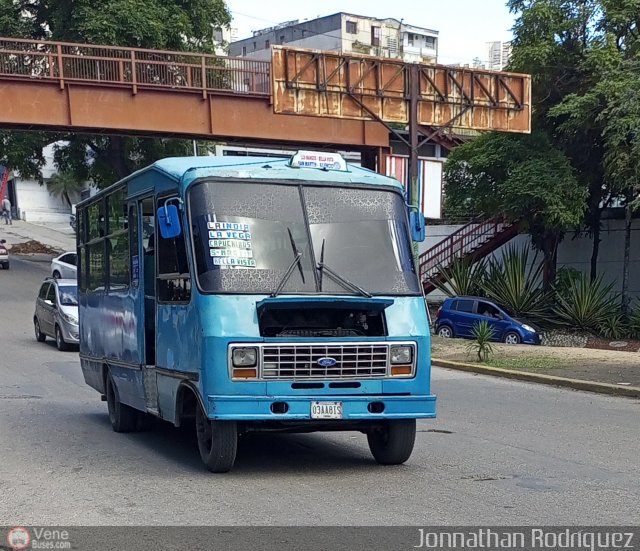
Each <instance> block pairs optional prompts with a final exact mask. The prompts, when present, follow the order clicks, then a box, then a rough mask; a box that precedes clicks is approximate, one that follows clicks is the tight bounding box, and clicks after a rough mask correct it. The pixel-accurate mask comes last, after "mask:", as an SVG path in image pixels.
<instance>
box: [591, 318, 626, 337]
mask: <svg viewBox="0 0 640 551" xmlns="http://www.w3.org/2000/svg"><path fill="white" fill-rule="evenodd" d="M596 330H597V332H598V334H599V335H601V336H603V337H604V338H606V339H620V338H622V337H624V336H626V335H629V333H630V329H629V325H628V324H627V319H626V318H625V316H624V315H623V314H622V312H612V313H611V315H609V316H607V317H606V318H605V319H603V320H602V321H601V322H600V323H599V324H598V327H597V329H596Z"/></svg>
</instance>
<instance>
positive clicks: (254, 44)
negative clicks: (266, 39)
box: [253, 41, 258, 52]
mask: <svg viewBox="0 0 640 551" xmlns="http://www.w3.org/2000/svg"><path fill="white" fill-rule="evenodd" d="M257 48H258V43H257V42H255V41H254V43H253V51H254V52H255V51H256V49H257Z"/></svg>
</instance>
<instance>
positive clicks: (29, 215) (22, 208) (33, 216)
mask: <svg viewBox="0 0 640 551" xmlns="http://www.w3.org/2000/svg"><path fill="white" fill-rule="evenodd" d="M53 151H54V144H51V145H48V146H47V147H45V148H44V150H43V152H42V153H43V155H44V158H45V161H46V163H45V166H44V167H43V168H42V177H43V179H44V180H45V182H46V181H47V180H49V179H51V178H52V177H53V176H54V175H55V173H56V167H55V165H54V163H53ZM14 186H15V191H16V204H15V205H14V206H15V207H16V209H17V212H18V215H19V217H20V218H21V219H22V220H25V221H27V222H33V223H36V224H39V223H44V224H46V223H56V224H57V223H68V222H69V214H71V207H70V206H69V205H68V204H67V203H66V201H65V200H64V199H62V198H59V197H53V196H52V195H51V194H50V193H49V190H48V188H47V186H46V184H42V185H40V183H39V182H37V181H35V180H23V179H22V178H20V175H16V177H15V179H14ZM70 199H71V202H72V203H73V204H75V203H77V202H78V201H79V200H80V197H79V196H76V197H71V198H70Z"/></svg>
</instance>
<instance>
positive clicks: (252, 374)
mask: <svg viewBox="0 0 640 551" xmlns="http://www.w3.org/2000/svg"><path fill="white" fill-rule="evenodd" d="M233 378H234V379H257V378H258V370H257V369H256V368H255V367H251V368H248V367H244V368H242V367H241V368H238V367H236V368H234V369H233Z"/></svg>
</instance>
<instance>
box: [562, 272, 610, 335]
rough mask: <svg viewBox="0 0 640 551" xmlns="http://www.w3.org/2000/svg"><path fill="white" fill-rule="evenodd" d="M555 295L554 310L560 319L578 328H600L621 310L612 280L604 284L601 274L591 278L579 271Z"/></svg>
mask: <svg viewBox="0 0 640 551" xmlns="http://www.w3.org/2000/svg"><path fill="white" fill-rule="evenodd" d="M555 298H556V301H555V305H554V307H553V311H554V313H555V314H556V316H557V317H558V319H559V321H561V322H562V323H564V324H566V325H572V326H574V327H578V328H580V329H592V330H600V329H601V328H602V327H603V326H605V325H606V324H607V320H608V319H611V318H613V317H614V316H615V315H616V314H617V313H618V311H619V309H620V303H619V298H620V295H619V294H618V293H615V292H614V291H613V283H610V284H609V285H605V284H604V282H603V280H602V276H598V277H597V278H596V279H594V280H593V281H592V280H591V279H590V278H589V277H588V276H587V275H586V274H583V273H581V274H580V275H578V276H577V277H575V278H574V279H573V280H572V281H571V282H570V283H569V284H568V285H567V286H566V287H565V289H564V291H563V292H562V293H556V297H555ZM614 323H615V322H614Z"/></svg>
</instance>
